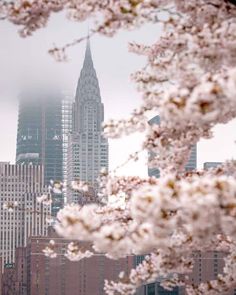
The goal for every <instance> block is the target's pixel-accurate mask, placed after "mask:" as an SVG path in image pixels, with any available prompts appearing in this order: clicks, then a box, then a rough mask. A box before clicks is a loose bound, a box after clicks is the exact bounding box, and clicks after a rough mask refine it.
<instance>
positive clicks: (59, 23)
mask: <svg viewBox="0 0 236 295" xmlns="http://www.w3.org/2000/svg"><path fill="white" fill-rule="evenodd" d="M87 27H88V25H87V23H83V24H81V23H74V22H71V21H68V20H66V19H65V17H64V15H63V14H58V15H56V16H54V17H53V18H52V19H51V21H50V22H49V24H48V26H47V28H46V29H41V30H39V31H37V32H36V33H34V34H33V36H32V37H29V38H26V39H22V38H20V37H19V36H18V34H17V28H16V27H15V26H13V25H11V24H9V23H8V22H0V140H1V144H0V161H10V162H12V163H14V161H15V150H16V130H17V98H18V96H19V93H20V92H21V91H22V89H24V88H27V87H28V86H29V85H32V84H38V83H45V82H47V83H49V84H51V83H52V84H53V85H54V86H55V87H58V89H60V90H61V91H63V92H64V93H65V94H67V95H70V96H71V97H74V94H75V90H76V85H77V80H78V78H79V74H80V70H81V67H82V63H83V59H84V52H85V43H81V44H79V45H78V46H75V47H73V48H71V49H69V50H68V56H69V61H68V62H67V63H58V62H55V61H54V60H53V58H52V57H51V56H49V54H48V53H47V50H48V49H49V48H51V47H52V44H53V43H55V44H56V45H63V44H65V43H67V42H71V41H72V40H74V39H76V38H80V37H82V36H85V35H86V34H87ZM160 33H161V28H160V26H158V25H147V26H145V27H143V28H142V29H139V30H136V31H132V32H120V33H119V34H118V35H117V36H115V37H114V38H106V37H101V36H95V37H93V38H92V39H91V51H92V56H93V61H94V66H95V69H96V72H97V76H98V79H99V85H100V90H101V97H102V101H103V103H104V106H105V120H106V119H109V118H122V117H123V116H128V115H129V113H130V112H131V111H132V110H133V109H134V108H135V107H137V105H138V104H140V102H141V98H140V94H139V93H138V92H137V91H136V89H135V85H134V84H133V83H131V81H130V78H129V77H130V74H131V73H132V72H134V71H136V70H138V69H140V68H141V67H142V66H144V65H145V58H143V57H140V56H136V55H134V54H132V53H129V52H128V42H129V41H130V42H131V41H137V42H139V43H142V42H144V43H147V44H152V43H154V41H155V40H157V39H158V37H159V36H160ZM235 131H236V120H234V121H232V122H231V123H229V124H227V125H224V126H223V125H221V126H219V127H217V128H215V132H214V133H215V137H214V139H211V140H207V141H206V140H204V141H201V142H200V143H199V144H198V166H199V167H201V166H202V163H203V162H206V161H224V160H225V159H230V158H232V157H235V158H236V149H235V144H234V140H235V139H236V132H235ZM140 138H141V135H134V136H132V138H124V139H120V140H112V141H111V140H110V168H114V167H115V166H117V165H119V164H120V162H124V161H125V160H126V158H127V157H128V155H129V154H130V153H132V152H135V151H137V150H139V149H140V144H141V141H140ZM145 157H146V155H145V154H144V155H143V157H142V159H141V161H140V162H139V163H135V164H130V165H128V166H126V168H123V169H121V171H120V174H122V173H124V174H136V175H137V174H139V175H146V173H147V169H146V166H145Z"/></svg>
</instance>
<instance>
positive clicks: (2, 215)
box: [0, 162, 51, 269]
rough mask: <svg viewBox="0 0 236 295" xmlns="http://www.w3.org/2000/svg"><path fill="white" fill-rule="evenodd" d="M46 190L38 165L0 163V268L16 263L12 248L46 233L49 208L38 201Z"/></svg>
mask: <svg viewBox="0 0 236 295" xmlns="http://www.w3.org/2000/svg"><path fill="white" fill-rule="evenodd" d="M45 191H46V188H45V187H44V181H43V169H42V167H41V166H39V165H11V164H9V163H5V162H0V256H1V257H2V265H1V266H2V269H3V267H4V265H6V264H12V263H14V262H15V249H16V248H17V247H22V246H26V243H27V239H28V237H29V236H34V235H42V236H45V235H46V234H47V222H46V218H47V216H48V215H50V210H51V208H50V206H46V205H43V204H41V203H39V202H37V197H40V196H41V195H42V194H43V193H44V192H45Z"/></svg>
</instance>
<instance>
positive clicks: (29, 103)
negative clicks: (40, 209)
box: [16, 90, 63, 215]
mask: <svg viewBox="0 0 236 295" xmlns="http://www.w3.org/2000/svg"><path fill="white" fill-rule="evenodd" d="M16 164H33V165H42V166H43V168H44V182H45V185H48V184H49V183H50V180H53V181H62V180H63V134H62V95H61V94H60V93H57V92H52V91H42V90H30V91H29V90H28V91H27V92H24V93H22V94H21V96H20V100H19V114H18V129H17V147H16ZM62 203H63V197H62V195H60V196H59V195H54V196H53V204H52V213H53V215H55V213H56V212H57V211H58V209H59V208H60V207H62Z"/></svg>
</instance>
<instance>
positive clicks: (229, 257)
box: [0, 0, 236, 295]
mask: <svg viewBox="0 0 236 295" xmlns="http://www.w3.org/2000/svg"><path fill="white" fill-rule="evenodd" d="M235 4H236V3H235V1H233V0H231V1H229V0H210V1H206V0H109V1H108V0H107V1H106V0H96V1H95V0H86V1H84V0H53V1H49V0H18V1H15V2H8V1H3V0H2V1H1V0H0V18H1V19H8V20H9V21H11V22H12V23H14V24H16V25H19V26H20V27H21V35H22V36H27V35H30V34H32V33H33V32H34V31H35V30H36V29H38V28H41V27H44V26H45V25H46V24H47V21H48V19H49V17H50V15H51V14H52V13H55V12H58V11H62V10H66V11H67V13H68V16H69V18H71V19H73V20H77V21H83V20H85V19H88V18H91V17H92V18H93V20H94V27H93V29H92V30H91V34H95V33H100V34H105V35H107V36H113V35H114V34H115V33H116V32H118V31H119V30H120V29H132V28H134V27H137V26H140V25H142V24H145V23H147V22H152V23H158V22H159V23H162V28H163V32H162V36H161V37H160V38H159V39H158V40H157V41H156V42H155V43H154V44H153V45H151V46H146V45H145V44H135V43H131V44H130V50H131V51H132V52H134V53H136V54H139V55H144V56H145V57H146V59H147V63H146V66H145V67H144V68H143V69H141V70H139V71H138V72H136V73H134V74H133V75H132V79H133V81H134V82H135V83H136V85H137V89H138V91H140V92H141V94H142V97H143V102H142V105H141V106H140V107H139V108H137V109H136V110H134V112H133V113H132V114H131V116H130V118H129V119H127V120H125V119H121V120H117V121H115V120H111V121H109V122H107V123H106V124H105V125H104V133H105V135H106V136H107V137H111V138H116V137H120V136H124V135H129V134H131V133H132V132H135V131H141V132H145V134H146V138H145V141H144V142H143V149H145V150H146V151H148V152H151V153H153V154H154V155H155V156H153V157H151V161H150V163H149V165H150V166H152V167H156V168H158V169H160V170H161V178H160V179H154V178H147V179H141V178H139V177H118V176H116V175H109V174H108V173H107V172H106V173H102V175H101V178H100V184H99V189H100V191H99V197H100V199H101V200H102V204H103V205H101V203H100V204H90V205H85V206H83V207H81V206H79V205H74V204H70V205H67V206H66V207H65V208H64V209H62V210H61V211H60V212H59V213H58V216H57V219H58V222H57V224H56V230H57V232H58V234H60V235H61V236H63V237H65V238H68V239H73V240H74V241H75V242H73V243H72V244H69V246H68V250H67V256H68V257H69V258H70V259H72V260H79V259H81V258H83V257H89V256H90V255H92V254H91V253H92V252H91V253H90V252H84V251H81V249H80V248H79V246H78V244H77V242H78V243H79V241H86V242H89V243H93V251H95V252H98V253H105V255H107V256H108V257H110V258H114V259H117V258H121V257H124V256H126V255H146V257H145V259H144V261H143V262H142V263H141V264H140V265H138V266H137V268H136V269H134V270H132V271H131V273H130V275H129V277H128V278H127V277H126V278H124V277H123V275H122V274H121V275H120V281H118V282H107V281H106V283H105V290H106V292H107V294H109V295H114V294H123V295H129V294H134V293H135V289H136V288H137V287H139V286H141V285H142V284H144V283H147V282H152V281H154V280H155V279H156V278H157V277H161V278H163V280H162V284H163V285H164V286H165V287H166V288H168V289H170V288H171V287H173V286H175V285H182V284H183V283H185V284H187V283H186V280H185V275H186V274H188V273H189V272H191V270H192V267H193V263H194V259H193V253H195V252H196V251H207V250H219V249H223V250H224V251H225V253H226V258H225V269H224V272H225V273H224V274H222V275H219V276H218V277H217V279H216V280H214V281H212V282H208V283H201V284H200V285H199V286H192V285H188V284H187V285H186V291H187V293H188V294H193V295H198V294H199V295H200V294H210V295H211V294H223V293H224V292H226V291H227V290H228V289H229V288H231V287H234V286H236V277H235V265H236V261H235V249H236V248H235V247H236V222H235V220H236V181H235V177H236V164H235V161H231V162H227V163H225V164H224V165H223V166H222V167H219V168H216V169H212V170H209V171H205V172H203V171H193V172H191V173H185V172H184V167H185V164H186V162H187V161H188V157H189V153H190V150H191V147H192V145H194V144H196V143H197V142H198V141H199V140H200V139H201V138H209V137H211V136H212V128H213V127H214V126H215V125H216V124H218V123H227V122H229V121H230V120H231V119H233V118H235V117H236V99H235V98H236V53H235V52H236V50H235V49H236V5H235ZM163 15H164V16H165V17H163ZM83 39H84V38H83V37H82V38H80V39H78V40H77V41H75V42H73V43H71V44H67V45H65V46H64V47H63V48H54V49H52V50H51V51H50V53H52V54H54V55H56V57H58V58H59V59H60V58H65V49H66V48H67V47H69V46H70V45H74V44H76V42H80V41H82V40H83ZM150 111H151V112H152V113H153V112H154V113H156V114H159V115H160V118H161V123H160V124H153V125H151V126H150V125H149V124H148V123H147V121H148V117H149V114H150ZM131 158H133V159H137V154H136V155H135V156H134V157H131ZM51 187H52V190H56V191H60V190H62V189H63V188H62V187H63V184H52V186H51ZM72 187H74V188H75V189H76V190H81V191H84V190H86V188H87V184H85V183H73V184H72ZM40 200H41V201H47V198H46V197H42V198H41V199H40ZM8 207H10V209H12V208H11V207H12V206H8ZM54 247H55V246H54V244H53V243H51V244H50V246H49V247H48V249H47V251H46V254H48V255H50V256H53V255H54V252H53V250H54Z"/></svg>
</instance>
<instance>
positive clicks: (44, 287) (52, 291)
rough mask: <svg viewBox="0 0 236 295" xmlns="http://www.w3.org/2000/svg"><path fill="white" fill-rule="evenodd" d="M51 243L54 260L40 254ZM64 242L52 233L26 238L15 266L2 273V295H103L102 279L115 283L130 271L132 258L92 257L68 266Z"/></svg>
mask: <svg viewBox="0 0 236 295" xmlns="http://www.w3.org/2000/svg"><path fill="white" fill-rule="evenodd" d="M51 239H53V240H54V241H55V252H56V253H57V254H58V255H57V257H56V258H49V257H46V256H45V255H44V254H43V253H42V250H43V249H44V248H45V247H46V246H47V245H48V244H49V241H50V240H51ZM68 242H70V241H68V240H65V239H63V238H59V237H56V236H55V233H52V232H50V235H49V237H39V236H38V237H30V238H29V239H28V243H27V246H26V247H25V248H20V249H17V251H16V253H17V254H16V262H15V264H14V265H12V267H11V268H10V269H6V268H5V270H4V274H3V288H2V289H3V292H4V293H3V294H4V295H13V294H14V295H104V294H105V292H104V290H103V288H104V280H105V279H108V280H118V275H119V273H120V272H121V271H125V272H127V273H129V272H130V270H131V268H132V267H133V257H128V258H124V259H119V260H110V259H108V258H106V257H105V256H104V255H96V256H93V257H91V258H86V259H82V260H80V261H77V262H72V261H70V260H68V259H67V258H66V257H65V256H64V254H65V249H66V247H67V245H68ZM86 248H88V247H87V246H86ZM11 292H12V293H11Z"/></svg>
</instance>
